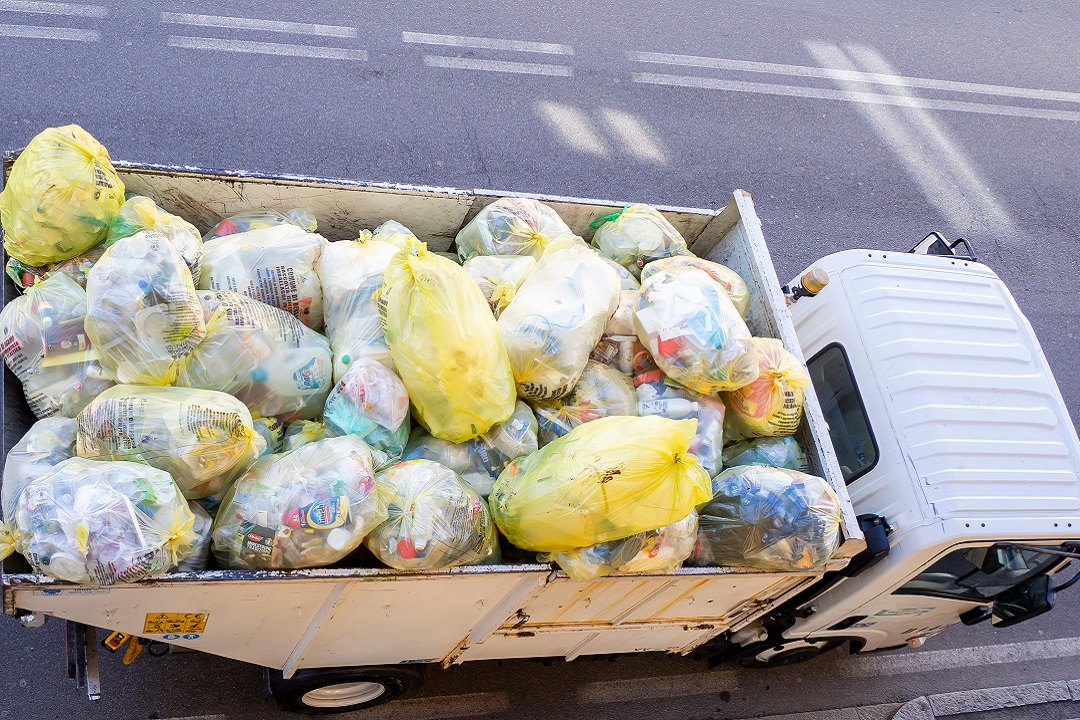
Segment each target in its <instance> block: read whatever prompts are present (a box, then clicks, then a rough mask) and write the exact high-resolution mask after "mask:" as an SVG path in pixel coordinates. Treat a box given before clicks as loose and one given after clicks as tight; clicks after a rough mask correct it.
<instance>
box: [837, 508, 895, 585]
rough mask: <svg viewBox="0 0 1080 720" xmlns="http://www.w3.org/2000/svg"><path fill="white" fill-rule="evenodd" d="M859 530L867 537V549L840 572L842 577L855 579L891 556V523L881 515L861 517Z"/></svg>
mask: <svg viewBox="0 0 1080 720" xmlns="http://www.w3.org/2000/svg"><path fill="white" fill-rule="evenodd" d="M858 520H859V529H860V530H862V531H863V535H864V536H865V537H866V549H865V550H862V551H861V552H859V553H858V554H856V555H855V557H853V558H851V561H850V562H848V564H847V565H846V566H845V567H844V568H843V569H842V570H841V571H840V575H841V576H842V577H855V576H856V575H858V574H859V573H861V572H863V571H864V570H867V569H869V568H871V567H873V566H874V565H876V564H877V563H879V562H881V560H882V559H884V558H885V557H887V556H888V554H889V532H890V530H892V528H890V527H889V522H888V520H886V519H885V518H883V517H881V516H880V515H872V514H865V515H860V516H859V518H858Z"/></svg>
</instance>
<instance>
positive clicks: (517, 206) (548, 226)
mask: <svg viewBox="0 0 1080 720" xmlns="http://www.w3.org/2000/svg"><path fill="white" fill-rule="evenodd" d="M576 237H577V236H576V235H574V233H573V231H571V230H570V228H569V226H567V224H566V223H564V222H563V220H562V218H561V217H559V214H558V213H557V212H555V211H554V210H552V209H551V208H550V207H548V206H547V205H545V204H544V203H542V202H538V201H536V200H530V199H528V198H502V199H501V200H496V201H495V202H493V203H491V204H490V205H488V206H487V207H485V208H484V209H483V210H481V211H480V212H479V213H477V214H476V217H474V218H473V219H472V220H470V221H469V224H468V225H466V226H465V227H463V228H461V230H460V231H459V232H458V234H457V238H456V240H455V242H456V243H457V251H458V256H459V257H460V258H461V261H462V262H465V261H466V260H469V259H470V258H473V257H476V256H477V255H532V256H533V257H534V258H537V259H540V257H541V256H542V255H543V254H544V251H545V250H546V249H547V248H548V247H549V246H550V245H551V244H552V243H554V242H556V241H559V240H565V239H567V238H576Z"/></svg>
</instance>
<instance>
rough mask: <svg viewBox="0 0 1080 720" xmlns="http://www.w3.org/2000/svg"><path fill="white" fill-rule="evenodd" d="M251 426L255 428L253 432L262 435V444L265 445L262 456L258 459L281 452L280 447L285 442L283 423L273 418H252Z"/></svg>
mask: <svg viewBox="0 0 1080 720" xmlns="http://www.w3.org/2000/svg"><path fill="white" fill-rule="evenodd" d="M251 424H252V426H253V427H254V428H255V432H257V433H259V435H262V439H263V442H265V443H266V449H265V450H263V451H262V455H260V456H259V457H262V456H263V455H273V454H274V453H279V452H281V449H282V445H283V443H284V442H285V423H283V422H281V421H280V420H278V419H277V418H275V417H261V418H253V419H252V421H251Z"/></svg>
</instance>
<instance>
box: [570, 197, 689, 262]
mask: <svg viewBox="0 0 1080 720" xmlns="http://www.w3.org/2000/svg"><path fill="white" fill-rule="evenodd" d="M592 224H593V225H594V226H596V233H595V234H594V235H593V244H594V245H596V247H597V249H598V250H600V252H602V253H603V254H604V255H607V256H608V257H609V258H611V259H612V260H614V261H615V262H617V263H619V264H620V265H622V266H623V267H624V268H626V269H627V270H629V271H630V274H631V275H633V276H634V277H639V276H640V275H641V268H643V267H644V266H645V264H646V263H649V262H652V261H653V260H659V259H660V258H666V257H671V256H673V255H689V254H690V251H689V250H687V248H686V241H685V240H684V239H683V236H682V234H681V233H680V232H679V231H678V230H676V229H675V227H674V226H673V225H672V224H671V223H670V222H668V219H667V218H665V217H664V216H663V215H661V214H660V212H659V211H658V210H657V209H656V208H654V207H652V206H650V205H641V204H638V205H630V206H629V207H627V208H626V209H624V210H622V211H621V212H616V213H612V214H611V215H605V216H604V217H601V218H597V219H596V220H594V221H593V223H592Z"/></svg>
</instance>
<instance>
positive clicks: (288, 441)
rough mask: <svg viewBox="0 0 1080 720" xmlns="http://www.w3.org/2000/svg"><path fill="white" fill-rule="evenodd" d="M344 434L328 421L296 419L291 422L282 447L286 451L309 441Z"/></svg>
mask: <svg viewBox="0 0 1080 720" xmlns="http://www.w3.org/2000/svg"><path fill="white" fill-rule="evenodd" d="M344 434H345V433H342V432H340V431H338V430H337V428H332V427H330V426H328V425H327V424H326V423H322V422H317V421H315V420H296V421H295V422H291V423H289V427H288V429H287V430H286V431H285V438H284V440H282V443H281V447H282V450H283V451H284V452H289V451H291V450H295V449H296V448H298V447H302V446H304V445H308V444H309V443H313V442H318V441H320V440H326V439H327V438H335V437H341V436H342V435H344Z"/></svg>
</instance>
